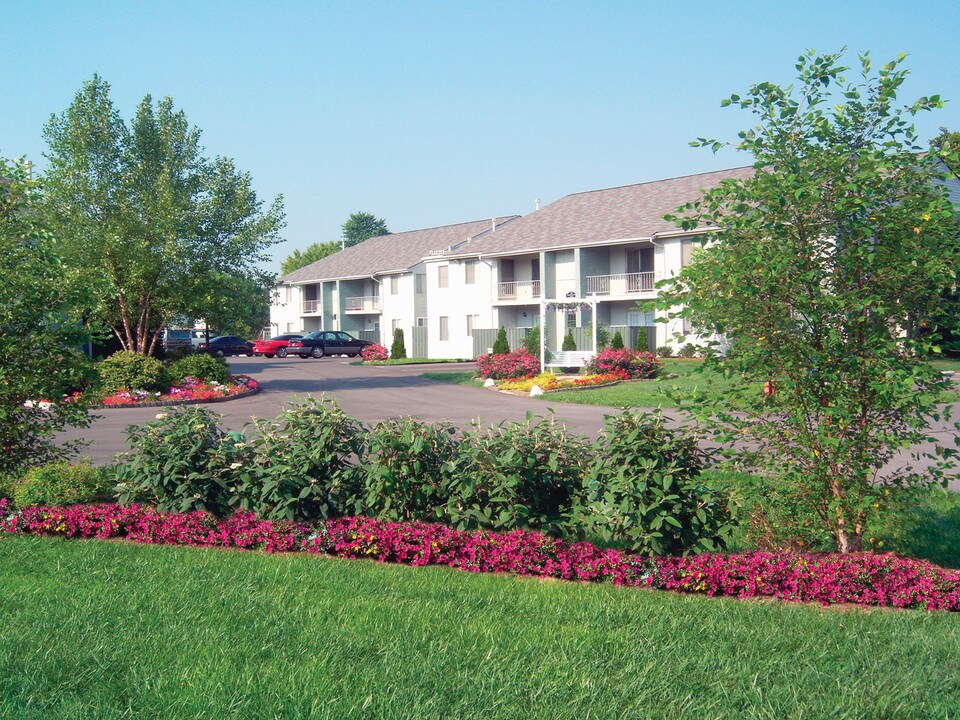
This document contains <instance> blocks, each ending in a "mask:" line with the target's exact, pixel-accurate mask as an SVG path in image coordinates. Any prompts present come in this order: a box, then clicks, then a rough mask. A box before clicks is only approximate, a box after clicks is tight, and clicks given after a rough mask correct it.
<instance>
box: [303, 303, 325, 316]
mask: <svg viewBox="0 0 960 720" xmlns="http://www.w3.org/2000/svg"><path fill="white" fill-rule="evenodd" d="M321 309H322V308H321V305H320V301H319V300H304V301H303V314H304V315H313V314H315V313H318V312H320V311H321Z"/></svg>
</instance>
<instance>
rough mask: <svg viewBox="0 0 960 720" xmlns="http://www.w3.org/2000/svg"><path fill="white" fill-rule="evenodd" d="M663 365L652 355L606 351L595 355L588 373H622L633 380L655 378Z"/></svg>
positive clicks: (631, 351)
mask: <svg viewBox="0 0 960 720" xmlns="http://www.w3.org/2000/svg"><path fill="white" fill-rule="evenodd" d="M661 367H662V364H661V362H660V360H659V359H658V358H657V356H656V355H654V354H652V353H638V352H635V351H633V350H613V349H611V350H604V351H602V352H600V353H597V354H596V355H594V356H593V357H592V358H591V359H590V361H589V362H588V363H587V372H589V373H595V374H598V375H602V374H606V373H611V372H616V371H618V370H619V371H621V372H624V373H626V374H627V375H628V376H629V377H630V378H633V379H649V378H655V377H656V376H657V375H658V374H659V373H660V368H661Z"/></svg>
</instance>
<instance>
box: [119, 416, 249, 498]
mask: <svg viewBox="0 0 960 720" xmlns="http://www.w3.org/2000/svg"><path fill="white" fill-rule="evenodd" d="M219 420H220V416H219V415H216V414H214V413H211V412H210V411H208V410H205V409H203V408H201V407H197V406H192V407H188V408H183V409H176V410H171V411H169V412H160V413H157V419H156V420H155V421H153V422H149V423H147V424H146V425H139V426H137V425H131V426H130V427H129V428H128V429H127V433H128V438H127V443H128V444H129V445H130V447H131V451H130V452H126V453H122V454H121V456H120V459H121V462H120V464H119V465H118V467H117V471H116V472H117V476H116V479H117V485H118V488H119V489H120V502H123V503H131V502H149V503H151V504H153V505H156V506H157V508H158V509H160V510H162V511H164V512H177V513H182V512H188V511H190V510H206V511H208V512H211V513H213V514H214V515H226V514H227V513H229V512H230V510H231V500H232V498H233V497H234V496H235V493H236V485H237V481H238V478H239V474H238V470H239V468H241V467H242V466H243V465H244V464H247V463H249V456H250V449H249V447H248V446H247V445H246V444H245V443H244V442H242V438H238V437H237V436H236V435H228V434H226V433H224V431H223V430H221V429H220V426H219V424H218V423H219Z"/></svg>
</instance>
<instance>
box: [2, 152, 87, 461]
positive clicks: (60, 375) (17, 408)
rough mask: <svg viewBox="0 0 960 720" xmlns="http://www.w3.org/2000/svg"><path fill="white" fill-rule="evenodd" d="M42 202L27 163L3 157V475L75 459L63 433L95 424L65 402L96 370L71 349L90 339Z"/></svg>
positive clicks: (79, 405) (75, 405) (73, 447)
mask: <svg viewBox="0 0 960 720" xmlns="http://www.w3.org/2000/svg"><path fill="white" fill-rule="evenodd" d="M40 199H41V198H40V195H39V189H38V184H37V182H36V181H34V180H32V179H31V177H30V171H29V165H28V164H27V163H26V161H25V160H20V161H18V162H8V161H7V160H5V159H3V158H0V273H2V276H3V282H0V475H8V474H18V473H21V472H23V471H24V470H25V469H27V468H29V467H32V466H34V465H40V464H43V463H47V462H50V461H53V460H57V459H63V458H65V457H69V456H70V455H71V454H72V453H73V451H74V450H76V449H77V446H78V443H76V442H71V443H67V444H63V443H61V442H59V441H58V435H59V433H60V431H62V430H64V429H65V428H68V427H86V426H87V425H89V419H88V418H87V414H86V409H85V407H84V406H83V404H82V403H80V402H69V403H68V402H63V399H64V395H68V394H70V393H73V392H75V391H79V390H83V389H85V387H86V386H87V385H88V384H89V381H90V377H91V374H90V364H89V363H88V362H87V360H86V359H85V358H84V357H83V356H82V355H81V354H80V353H78V352H76V351H74V350H73V349H72V348H74V347H77V346H79V345H80V344H81V343H82V342H83V340H84V339H85V338H84V336H83V334H82V333H81V332H80V325H79V317H78V314H77V313H76V307H75V303H74V299H75V298H73V297H72V296H71V295H70V293H69V292H68V291H67V288H65V283H64V277H65V275H66V271H65V269H64V267H63V265H62V262H61V259H60V257H59V256H58V254H57V251H56V242H55V240H54V239H53V237H52V236H51V234H50V233H49V232H48V230H47V228H46V227H45V225H44V224H43V223H42V221H41V219H40V218H39V216H38V212H37V208H38V204H39V202H40ZM41 401H46V402H43V403H42V404H41ZM48 403H49V404H48Z"/></svg>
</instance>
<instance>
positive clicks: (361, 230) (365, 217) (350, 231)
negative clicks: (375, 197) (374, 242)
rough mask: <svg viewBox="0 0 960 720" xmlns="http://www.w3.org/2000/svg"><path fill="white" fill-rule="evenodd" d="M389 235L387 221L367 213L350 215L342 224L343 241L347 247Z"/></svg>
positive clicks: (361, 212)
mask: <svg viewBox="0 0 960 720" xmlns="http://www.w3.org/2000/svg"><path fill="white" fill-rule="evenodd" d="M389 234H390V231H389V230H388V229H387V221H386V220H383V219H381V218H378V217H374V216H373V215H372V214H370V213H368V212H363V211H360V212H355V213H351V214H350V217H349V218H347V221H346V222H345V223H344V224H343V240H344V244H345V245H346V246H347V247H351V246H352V245H359V244H360V243H362V242H363V241H364V240H366V239H368V238H372V237H379V236H380V235H389Z"/></svg>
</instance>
